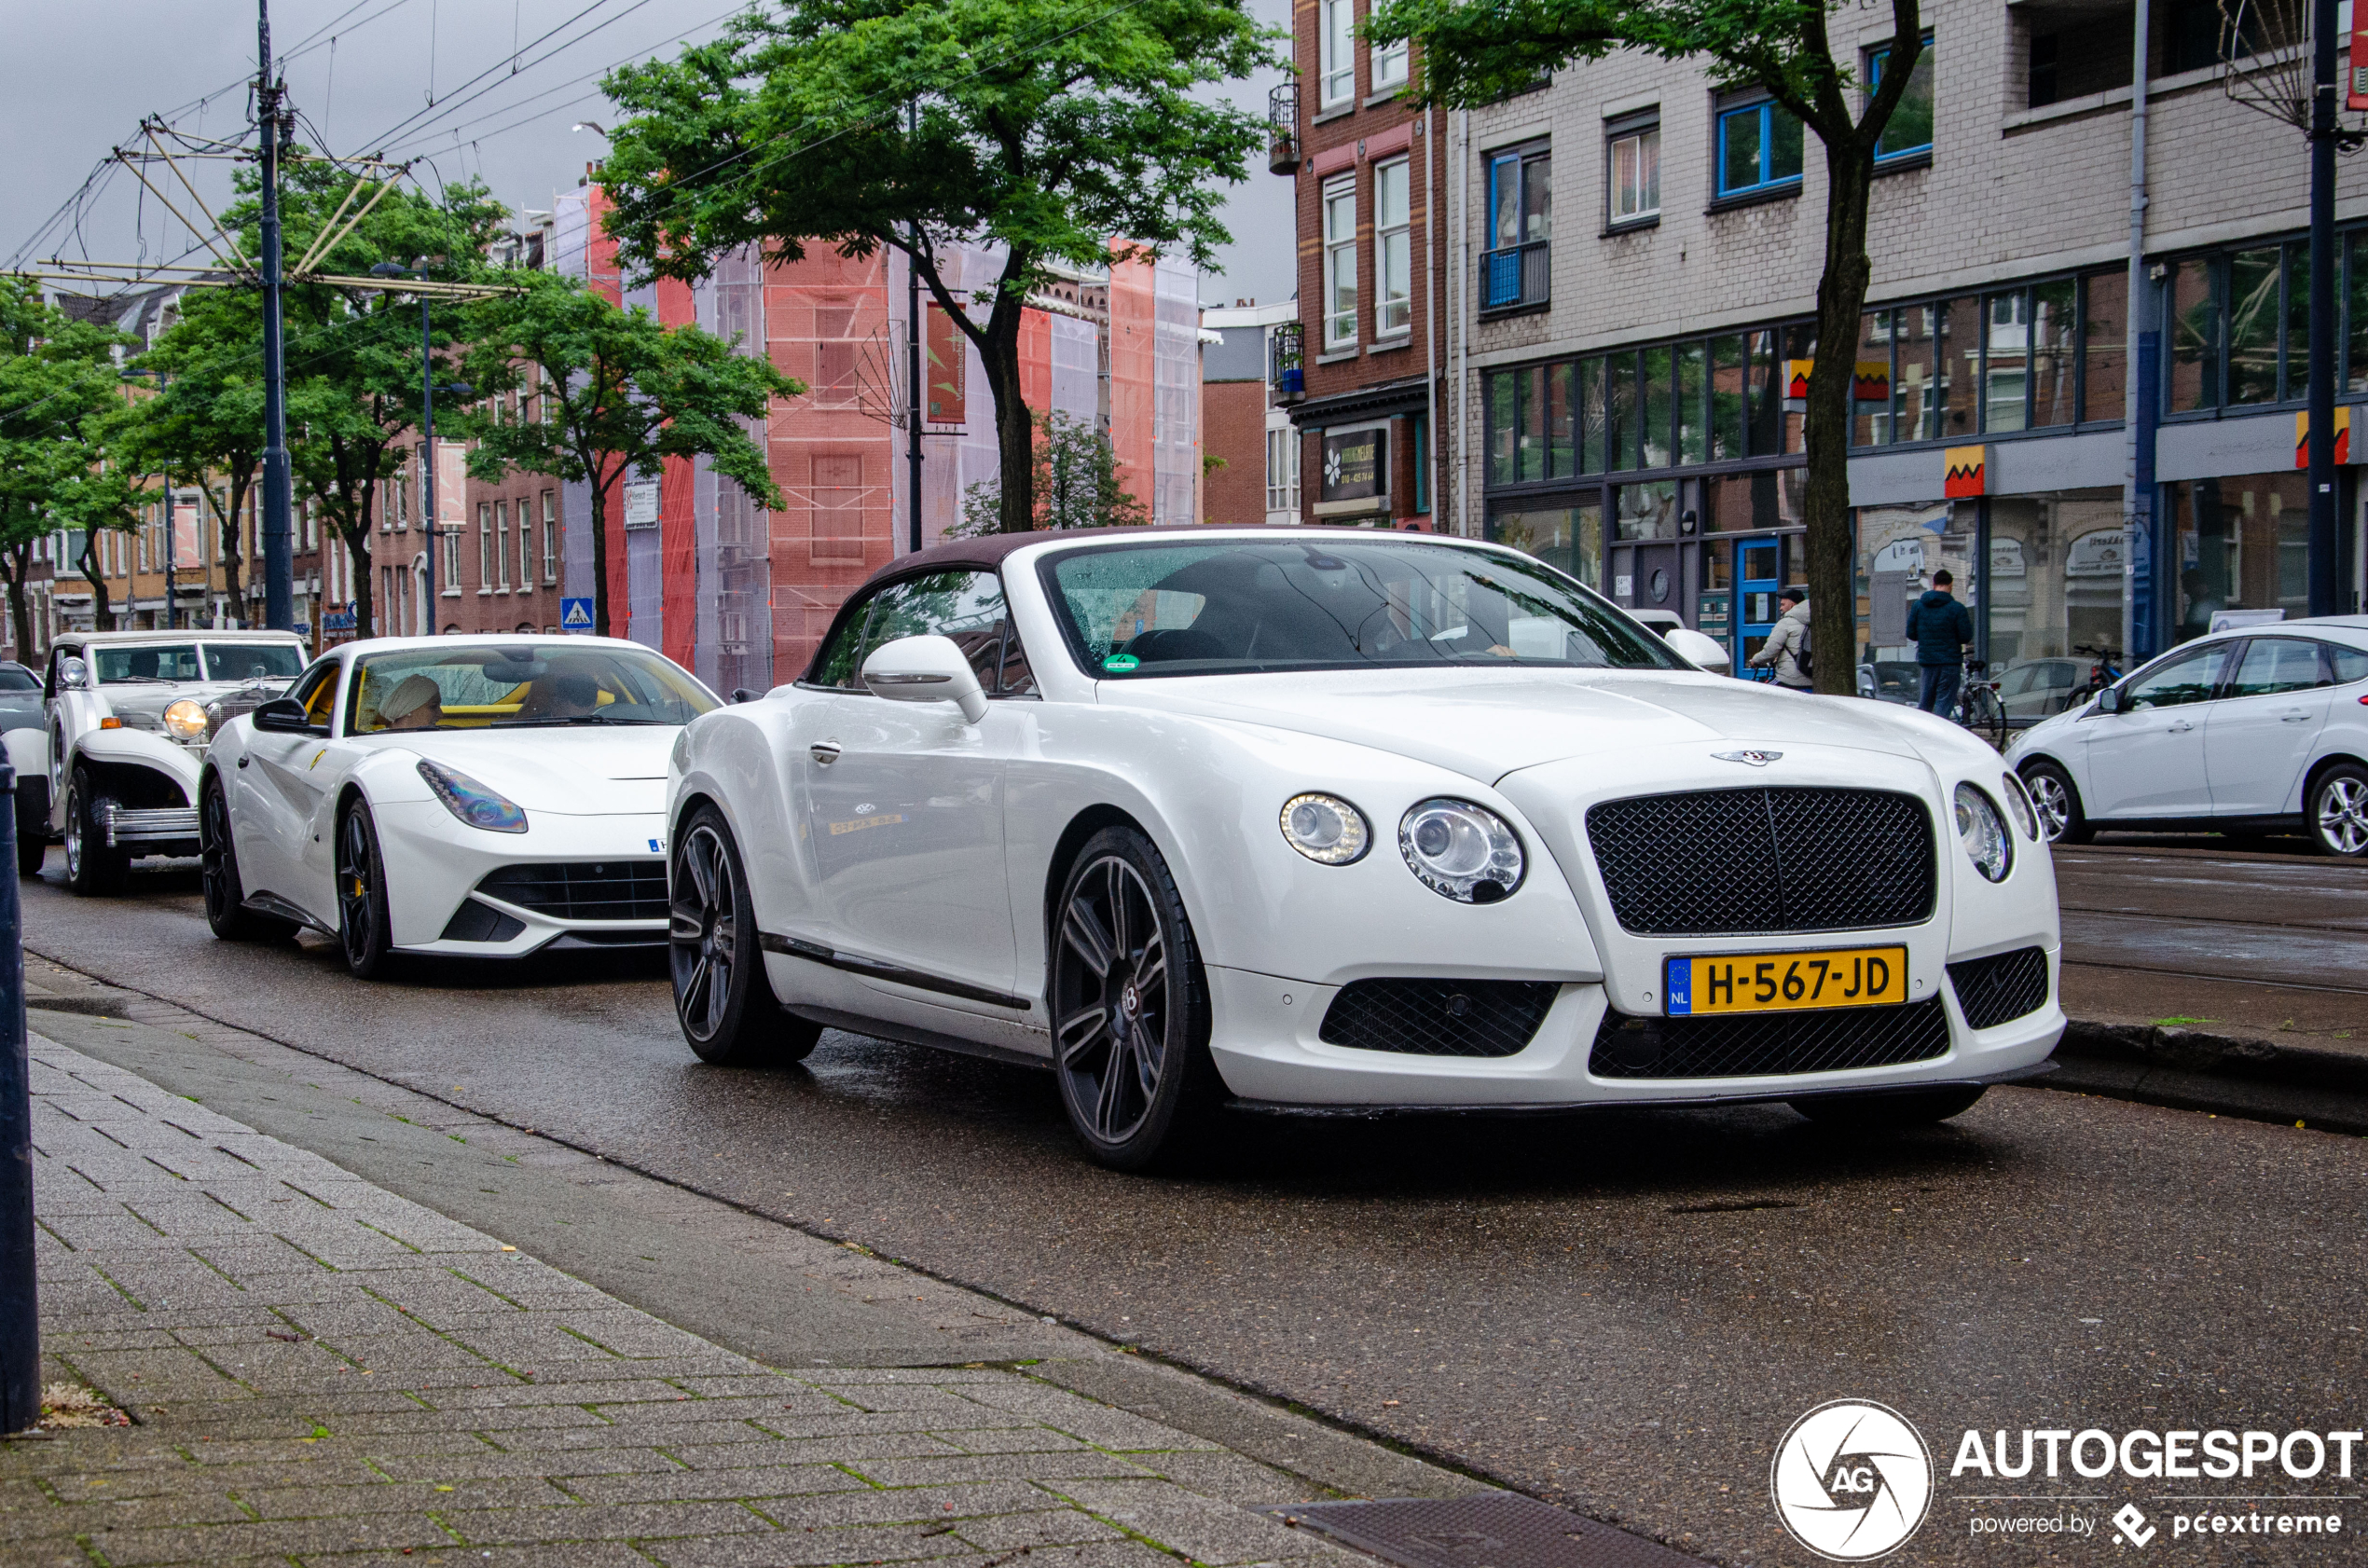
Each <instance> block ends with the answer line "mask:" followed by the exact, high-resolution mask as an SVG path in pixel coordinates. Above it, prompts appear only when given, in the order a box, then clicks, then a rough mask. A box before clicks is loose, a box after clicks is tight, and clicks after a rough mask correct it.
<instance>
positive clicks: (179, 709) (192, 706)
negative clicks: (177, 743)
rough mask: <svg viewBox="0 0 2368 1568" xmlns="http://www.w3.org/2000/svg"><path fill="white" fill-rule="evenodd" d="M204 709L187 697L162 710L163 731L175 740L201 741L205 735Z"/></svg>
mask: <svg viewBox="0 0 2368 1568" xmlns="http://www.w3.org/2000/svg"><path fill="white" fill-rule="evenodd" d="M206 728H207V724H206V716H205V709H204V708H200V707H199V706H198V705H197V704H196V703H195V702H192V701H191V700H190V699H189V698H187V697H183V698H181V699H180V700H179V701H177V702H175V703H173V705H172V707H170V708H166V709H165V710H164V730H165V733H166V734H167V735H169V736H172V738H173V739H175V740H202V739H203V738H205V733H206Z"/></svg>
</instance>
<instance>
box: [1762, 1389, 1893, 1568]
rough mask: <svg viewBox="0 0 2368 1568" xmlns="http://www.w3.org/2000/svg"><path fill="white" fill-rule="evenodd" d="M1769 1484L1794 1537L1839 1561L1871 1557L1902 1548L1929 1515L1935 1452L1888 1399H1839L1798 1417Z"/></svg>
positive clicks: (1779, 1449)
mask: <svg viewBox="0 0 2368 1568" xmlns="http://www.w3.org/2000/svg"><path fill="white" fill-rule="evenodd" d="M1768 1485H1769V1494H1770V1495H1771V1496H1772V1497H1773V1499H1774V1501H1775V1504H1776V1517H1777V1519H1779V1520H1782V1521H1783V1526H1784V1528H1785V1530H1787V1531H1788V1532H1790V1533H1791V1534H1792V1537H1793V1539H1794V1540H1796V1541H1798V1542H1799V1543H1800V1544H1801V1545H1802V1546H1804V1547H1808V1548H1809V1549H1810V1551H1813V1552H1815V1553H1816V1554H1817V1555H1818V1556H1820V1557H1823V1558H1828V1559H1830V1560H1832V1561H1836V1562H1865V1561H1868V1560H1870V1559H1873V1558H1878V1557H1881V1556H1883V1555H1884V1554H1885V1553H1887V1552H1892V1551H1896V1550H1897V1549H1898V1548H1899V1547H1902V1546H1904V1545H1905V1544H1906V1543H1907V1538H1908V1537H1909V1536H1911V1535H1913V1534H1916V1527H1917V1526H1918V1525H1920V1524H1921V1523H1923V1522H1924V1511H1925V1509H1926V1508H1927V1507H1929V1506H1931V1503H1932V1500H1933V1459H1932V1452H1931V1451H1930V1450H1928V1449H1926V1448H1925V1447H1924V1439H1923V1437H1922V1436H1921V1435H1920V1434H1919V1433H1918V1432H1917V1430H1916V1428H1915V1427H1914V1426H1912V1425H1910V1424H1908V1421H1907V1417H1905V1416H1903V1415H1901V1414H1900V1413H1899V1412H1898V1411H1897V1410H1893V1409H1891V1408H1890V1407H1889V1406H1887V1405H1878V1404H1876V1403H1874V1402H1873V1401H1872V1400H1868V1399H1835V1400H1831V1401H1829V1402H1827V1403H1825V1404H1823V1405H1820V1406H1818V1407H1817V1408H1816V1409H1815V1410H1811V1411H1810V1412H1809V1413H1808V1414H1807V1415H1805V1416H1803V1417H1801V1418H1800V1419H1799V1420H1798V1421H1797V1422H1795V1423H1793V1424H1792V1428H1791V1430H1789V1431H1787V1432H1786V1433H1785V1434H1784V1437H1783V1441H1782V1442H1780V1443H1778V1444H1777V1445H1776V1458H1775V1461H1774V1463H1772V1464H1771V1465H1769V1475H1768Z"/></svg>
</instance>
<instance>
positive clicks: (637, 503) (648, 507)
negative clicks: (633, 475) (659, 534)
mask: <svg viewBox="0 0 2368 1568" xmlns="http://www.w3.org/2000/svg"><path fill="white" fill-rule="evenodd" d="M625 526H626V528H629V529H654V528H655V527H657V526H658V482H657V481H656V480H655V479H629V480H627V481H626V486H625Z"/></svg>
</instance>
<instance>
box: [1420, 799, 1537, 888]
mask: <svg viewBox="0 0 2368 1568" xmlns="http://www.w3.org/2000/svg"><path fill="white" fill-rule="evenodd" d="M1397 852H1398V853H1399V854H1401V855H1403V856H1405V857H1406V867H1407V869H1408V870H1409V871H1411V872H1412V873H1414V876H1415V879H1416V880H1417V881H1419V882H1421V883H1422V885H1423V886H1424V887H1428V888H1429V889H1430V890H1431V891H1432V892H1434V893H1437V894H1439V896H1441V897H1442V898H1450V899H1453V900H1454V901H1456V902H1458V903H1494V902H1495V901H1497V900H1499V899H1501V898H1503V897H1505V896H1506V895H1507V894H1508V893H1510V892H1511V891H1512V890H1513V889H1514V888H1516V887H1520V886H1521V876H1522V873H1523V872H1524V871H1525V870H1526V865H1525V862H1524V861H1523V860H1522V857H1521V840H1520V839H1519V838H1517V837H1516V836H1514V833H1513V830H1512V829H1511V828H1509V827H1507V826H1506V825H1505V819H1504V818H1501V817H1499V816H1497V815H1496V813H1494V812H1493V811H1488V810H1484V809H1482V808H1481V807H1480V806H1477V805H1473V804H1472V803H1471V802H1469V801H1457V800H1429V801H1421V802H1418V803H1417V804H1416V805H1415V806H1414V807H1413V809H1412V810H1411V811H1409V812H1407V814H1406V815H1405V817H1404V818H1401V819H1400V820H1399V822H1398V824H1397Z"/></svg>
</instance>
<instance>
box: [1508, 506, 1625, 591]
mask: <svg viewBox="0 0 2368 1568" xmlns="http://www.w3.org/2000/svg"><path fill="white" fill-rule="evenodd" d="M1488 532H1489V537H1490V538H1491V539H1494V540H1495V541H1496V542H1497V543H1500V544H1509V545H1511V546H1512V547H1513V548H1514V549H1516V550H1520V551H1523V552H1525V553H1526V554H1529V555H1533V556H1535V557H1537V558H1538V559H1539V560H1542V561H1544V562H1545V563H1546V564H1547V565H1549V566H1551V567H1555V568H1558V569H1559V570H1561V571H1567V572H1569V573H1570V574H1571V575H1572V576H1573V577H1576V578H1577V579H1578V580H1579V581H1580V582H1582V583H1584V584H1586V585H1588V586H1589V587H1590V588H1600V587H1602V586H1603V585H1604V507H1603V503H1602V502H1595V501H1590V502H1582V503H1581V504H1579V505H1576V506H1551V507H1540V508H1537V509H1535V510H1532V511H1524V512H1499V513H1498V514H1496V516H1494V517H1491V518H1490V519H1489V523H1488Z"/></svg>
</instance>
